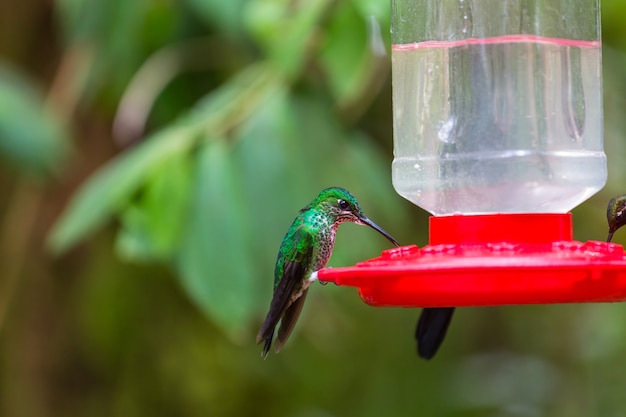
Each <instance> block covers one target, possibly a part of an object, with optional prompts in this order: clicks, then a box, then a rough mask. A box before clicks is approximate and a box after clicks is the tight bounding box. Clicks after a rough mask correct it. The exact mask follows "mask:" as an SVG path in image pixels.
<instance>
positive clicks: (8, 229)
mask: <svg viewBox="0 0 626 417" xmlns="http://www.w3.org/2000/svg"><path fill="white" fill-rule="evenodd" d="M41 199H42V194H41V192H40V191H39V190H36V189H34V188H33V186H32V185H31V184H29V183H27V182H26V181H20V182H18V183H17V184H16V185H15V188H14V191H13V195H12V198H10V200H9V201H10V203H9V208H8V209H7V212H6V214H5V217H4V222H3V224H2V235H0V255H1V256H0V258H1V259H3V264H4V271H3V274H2V276H3V277H4V279H3V280H2V281H1V282H0V333H1V332H2V329H3V328H4V324H5V322H6V317H7V314H8V311H9V308H10V306H11V302H12V300H13V296H14V295H15V292H16V289H17V284H18V278H19V276H20V275H21V272H22V269H23V268H24V263H25V261H26V257H27V256H26V255H27V253H28V248H29V247H30V246H31V237H32V232H33V229H34V226H35V223H36V222H37V218H38V216H37V213H38V211H39V203H40V201H41Z"/></svg>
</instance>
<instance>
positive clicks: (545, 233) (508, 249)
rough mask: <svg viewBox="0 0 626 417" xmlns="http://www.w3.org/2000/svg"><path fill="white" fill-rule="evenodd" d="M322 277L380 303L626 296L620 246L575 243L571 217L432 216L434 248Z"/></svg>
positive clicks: (392, 254) (404, 250) (391, 253)
mask: <svg viewBox="0 0 626 417" xmlns="http://www.w3.org/2000/svg"><path fill="white" fill-rule="evenodd" d="M318 278H319V280H320V281H325V282H334V283H335V284H338V285H348V286H353V287H357V288H358V290H359V295H360V296H361V298H362V299H363V301H365V302H366V303H368V304H370V305H373V306H403V307H455V306H495V305H505V304H551V303H581V302H613V301H624V300H626V253H625V252H624V248H623V247H622V246H621V245H618V244H612V243H606V242H600V241H589V242H586V243H582V242H576V241H573V240H572V216H571V214H569V213H568V214H543V213H541V214H490V215H452V216H441V217H431V218H430V245H428V246H426V247H423V248H418V247H417V246H415V245H411V246H403V247H399V248H394V249H389V250H386V251H384V252H383V253H382V254H381V256H380V257H378V258H374V259H370V260H368V261H365V262H361V263H359V264H357V265H356V266H352V267H346V268H327V269H322V270H320V271H319V272H318Z"/></svg>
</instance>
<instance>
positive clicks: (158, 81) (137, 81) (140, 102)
mask: <svg viewBox="0 0 626 417" xmlns="http://www.w3.org/2000/svg"><path fill="white" fill-rule="evenodd" d="M222 43H223V40H222V39H218V38H216V37H214V36H212V37H205V38H198V39H192V40H187V41H184V42H181V43H178V44H175V45H169V46H166V47H165V48H162V49H160V50H159V51H157V52H156V53H154V54H153V55H152V56H150V57H149V58H148V59H147V60H146V62H145V63H144V64H143V65H142V66H141V68H140V69H139V70H138V71H137V73H136V74H135V76H134V77H133V78H132V80H131V81H130V83H129V85H128V88H127V89H126V91H125V92H124V95H123V96H122V98H121V100H120V105H119V107H118V109H117V113H116V115H115V119H114V121H113V137H114V139H115V141H116V142H117V144H118V145H120V146H128V145H130V144H131V143H133V142H135V141H137V140H138V139H139V138H140V137H141V136H142V135H143V133H144V129H145V126H146V122H147V120H148V116H149V114H150V110H151V109H152V106H153V105H154V102H155V101H156V99H157V97H158V96H159V94H161V92H162V91H163V90H164V89H165V87H166V86H167V85H168V84H169V83H170V82H171V81H172V80H173V79H174V78H176V77H177V76H178V75H180V74H181V73H182V72H184V71H205V70H208V69H214V68H224V67H228V66H230V65H231V64H232V63H233V62H234V61H235V60H234V59H233V60H232V61H229V58H231V57H232V55H231V54H219V57H218V56H216V55H215V54H213V55H212V54H207V51H214V50H219V49H221V48H223V45H222ZM224 58H226V59H224Z"/></svg>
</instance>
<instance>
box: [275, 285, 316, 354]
mask: <svg viewBox="0 0 626 417" xmlns="http://www.w3.org/2000/svg"><path fill="white" fill-rule="evenodd" d="M307 292H308V290H304V291H303V292H302V295H301V296H300V298H298V299H297V300H296V301H294V302H293V303H292V304H291V305H290V306H289V307H288V308H287V310H285V314H284V315H283V318H282V319H281V320H280V327H279V328H278V335H277V337H276V344H275V346H274V351H275V352H276V353H278V352H280V350H281V349H282V348H283V345H284V344H285V342H286V341H287V339H288V338H289V335H291V332H292V331H293V328H294V326H295V325H296V321H298V317H299V316H300V312H301V311H302V306H303V305H304V300H305V299H306V294H307Z"/></svg>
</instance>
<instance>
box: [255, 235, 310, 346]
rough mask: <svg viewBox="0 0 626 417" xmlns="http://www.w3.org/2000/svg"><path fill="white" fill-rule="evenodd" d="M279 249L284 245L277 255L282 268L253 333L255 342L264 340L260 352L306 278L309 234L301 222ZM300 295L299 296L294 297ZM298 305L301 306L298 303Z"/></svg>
mask: <svg viewBox="0 0 626 417" xmlns="http://www.w3.org/2000/svg"><path fill="white" fill-rule="evenodd" d="M282 249H284V248H281V254H280V255H279V256H281V257H282V259H285V261H284V262H283V268H282V269H283V273H282V275H281V278H280V280H279V282H278V285H276V288H275V289H274V296H273V297H272V302H271V304H270V310H269V312H268V313H267V317H266V318H265V321H264V322H263V325H262V326H261V330H260V331H259V334H258V335H257V337H256V340H257V343H261V341H263V340H265V347H264V353H265V350H266V349H267V350H269V347H270V344H271V341H272V337H273V335H274V329H275V328H276V325H277V324H278V322H279V321H280V320H281V318H283V315H284V314H285V311H286V310H287V309H288V308H289V306H290V303H291V301H292V297H293V296H294V295H295V294H296V293H297V292H298V291H299V290H300V289H301V287H302V285H303V282H304V280H305V279H306V273H307V270H308V268H309V266H310V265H311V258H312V256H313V236H312V235H311V233H309V232H308V230H307V228H306V227H305V226H301V227H299V228H298V229H297V230H295V231H294V233H293V235H292V239H290V246H289V247H288V248H287V249H285V251H284V252H282ZM302 295H304V294H302ZM301 298H302V296H301V297H300V298H298V300H299V299H301ZM295 301H297V300H295ZM300 308H302V307H301V306H300ZM298 313H299V309H298ZM297 317H298V316H297V314H295V316H294V317H293V321H294V323H295V319H296V318H297ZM281 327H282V324H281ZM288 327H289V326H288ZM291 327H292V328H293V324H291ZM281 333H282V332H281ZM287 336H288V334H287V335H286V336H285V337H284V338H283V343H284V342H285V340H286V338H287Z"/></svg>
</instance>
